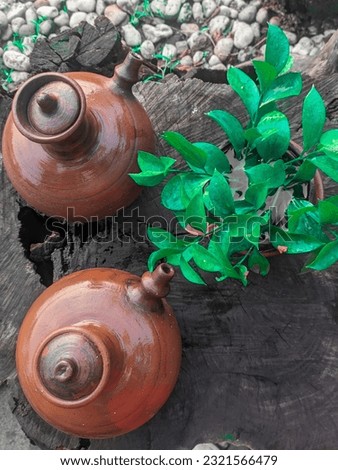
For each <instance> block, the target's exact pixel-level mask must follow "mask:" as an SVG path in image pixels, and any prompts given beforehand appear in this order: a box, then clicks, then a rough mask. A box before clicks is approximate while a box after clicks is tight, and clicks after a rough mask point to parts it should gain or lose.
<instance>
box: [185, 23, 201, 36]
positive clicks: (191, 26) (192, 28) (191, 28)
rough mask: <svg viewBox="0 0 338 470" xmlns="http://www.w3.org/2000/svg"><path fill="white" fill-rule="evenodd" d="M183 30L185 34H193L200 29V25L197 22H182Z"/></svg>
mask: <svg viewBox="0 0 338 470" xmlns="http://www.w3.org/2000/svg"><path fill="white" fill-rule="evenodd" d="M181 31H182V33H183V34H184V35H185V36H191V35H192V34H193V33H197V32H198V31H199V27H198V25H197V24H196V23H182V24H181Z"/></svg>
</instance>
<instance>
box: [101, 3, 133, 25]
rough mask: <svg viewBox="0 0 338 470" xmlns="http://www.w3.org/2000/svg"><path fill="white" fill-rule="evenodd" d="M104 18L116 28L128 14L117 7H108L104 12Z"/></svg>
mask: <svg viewBox="0 0 338 470" xmlns="http://www.w3.org/2000/svg"><path fill="white" fill-rule="evenodd" d="M104 16H106V17H107V18H108V19H109V21H111V22H112V23H113V25H114V26H118V25H119V24H121V23H123V21H124V20H125V19H126V18H127V16H128V14H127V13H126V12H125V11H123V10H121V9H120V8H119V7H118V6H117V5H108V6H107V8H106V9H105V10H104Z"/></svg>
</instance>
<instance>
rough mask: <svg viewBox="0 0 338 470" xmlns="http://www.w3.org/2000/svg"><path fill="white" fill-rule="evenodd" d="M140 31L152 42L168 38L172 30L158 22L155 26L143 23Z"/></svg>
mask: <svg viewBox="0 0 338 470" xmlns="http://www.w3.org/2000/svg"><path fill="white" fill-rule="evenodd" d="M142 31H143V34H144V36H145V38H146V39H149V40H150V41H151V42H153V43H154V44H156V43H157V42H159V41H161V39H166V38H169V37H170V36H172V34H173V30H172V29H171V28H170V26H168V25H166V24H158V25H156V26H151V25H150V24H144V25H143V26H142Z"/></svg>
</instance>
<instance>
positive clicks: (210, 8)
mask: <svg viewBox="0 0 338 470" xmlns="http://www.w3.org/2000/svg"><path fill="white" fill-rule="evenodd" d="M202 7H203V13H204V16H205V18H209V16H210V15H212V14H213V12H214V11H215V10H216V8H217V4H216V2H215V1H214V0H202Z"/></svg>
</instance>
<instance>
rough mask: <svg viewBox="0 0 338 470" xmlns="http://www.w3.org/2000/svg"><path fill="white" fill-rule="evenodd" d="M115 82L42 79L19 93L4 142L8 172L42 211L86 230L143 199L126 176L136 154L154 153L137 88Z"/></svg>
mask: <svg viewBox="0 0 338 470" xmlns="http://www.w3.org/2000/svg"><path fill="white" fill-rule="evenodd" d="M120 67H122V66H120ZM137 67H139V65H138V64H137ZM114 77H115V78H114ZM114 77H113V79H109V78H106V77H103V76H100V75H97V74H94V73H89V72H71V73H67V74H41V75H39V76H36V77H33V78H32V79H30V81H28V82H26V84H25V85H24V86H25V87H26V88H23V89H22V90H21V91H20V90H19V92H18V93H21V95H19V96H18V97H17V99H16V101H14V103H13V111H12V112H11V113H10V116H9V118H8V120H7V123H6V126H5V130H4V134H3V135H4V137H3V156H4V164H5V167H6V170H7V174H8V176H9V178H10V180H11V182H12V184H13V186H14V187H15V188H16V190H17V191H18V193H19V194H20V195H21V196H22V197H23V199H24V200H25V201H26V202H27V203H28V204H29V205H31V206H32V207H34V208H35V209H37V210H38V211H40V212H42V213H44V214H46V215H49V216H52V217H56V218H66V219H68V220H69V221H71V222H73V221H79V222H87V221H90V219H91V218H96V219H102V218H104V217H106V216H111V215H113V214H115V213H116V211H117V210H118V209H120V208H121V207H125V206H128V205H130V204H131V203H132V202H133V201H134V200H135V199H136V198H137V197H138V196H139V194H140V187H139V186H137V185H136V184H135V183H134V182H133V181H132V179H131V178H130V177H129V176H128V173H130V172H134V171H137V170H138V167H137V162H136V160H137V152H138V150H143V151H148V152H154V150H155V136H154V132H153V129H152V126H151V123H150V121H149V119H148V116H147V114H146V112H145V111H144V109H143V108H142V106H141V105H140V103H139V102H138V101H137V100H136V99H135V98H134V96H133V95H132V93H131V85H132V83H130V82H128V81H127V82H126V81H123V80H124V79H123V78H122V79H121V77H119V75H118V72H117V74H116V76H114ZM69 79H70V81H69ZM29 82H31V83H29ZM53 86H54V87H55V89H56V91H55V93H53V92H52V90H53ZM124 86H125V89H123V87H124ZM30 90H32V92H31V91H30ZM58 90H59V92H58ZM34 93H35V94H34ZM68 97H69V103H67V98H68ZM55 102H56V104H55ZM53 106H54V107H53Z"/></svg>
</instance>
